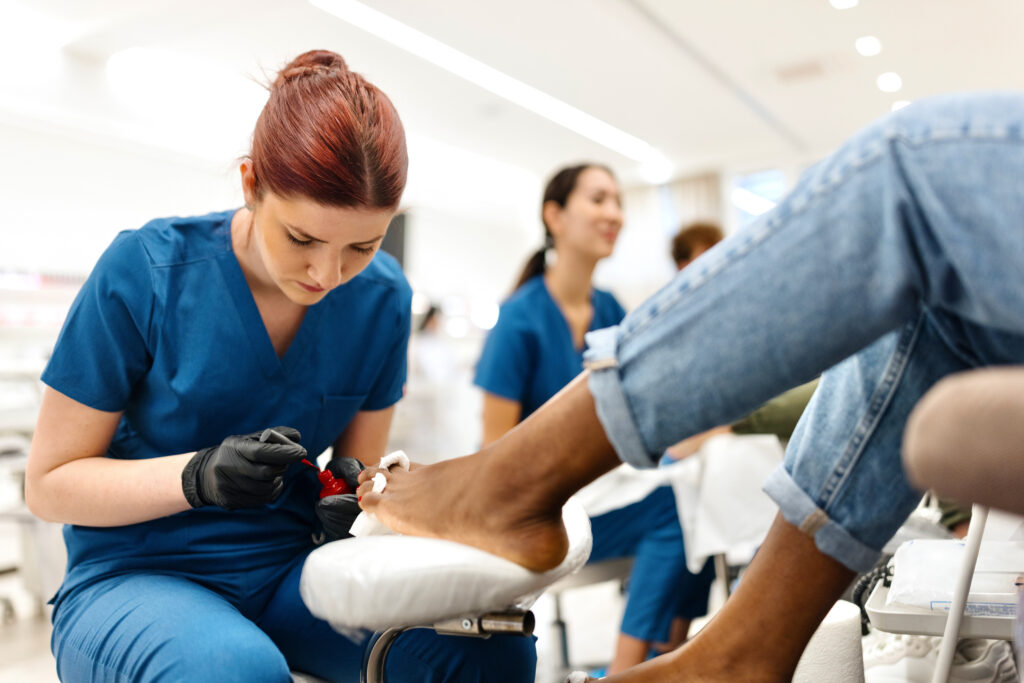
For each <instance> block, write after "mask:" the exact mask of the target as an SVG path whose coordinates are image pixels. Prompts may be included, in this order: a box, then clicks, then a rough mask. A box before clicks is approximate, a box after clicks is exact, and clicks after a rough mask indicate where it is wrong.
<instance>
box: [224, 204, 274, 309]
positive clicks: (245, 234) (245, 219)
mask: <svg viewBox="0 0 1024 683" xmlns="http://www.w3.org/2000/svg"><path fill="white" fill-rule="evenodd" d="M255 239H256V237H255V235H254V234H253V213H252V211H250V210H249V209H244V208H243V209H239V210H238V211H236V212H235V215H234V216H233V217H232V218H231V249H232V250H233V251H234V252H235V258H236V259H238V265H239V266H240V267H241V268H242V274H243V275H245V281H246V282H247V283H248V284H249V289H251V290H252V293H253V294H254V295H256V294H268V293H270V290H272V289H276V287H275V286H274V283H273V282H272V281H271V278H270V273H268V272H267V269H266V266H264V265H263V260H262V259H261V258H260V254H259V251H258V250H257V249H256V243H255Z"/></svg>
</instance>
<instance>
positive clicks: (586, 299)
mask: <svg viewBox="0 0 1024 683" xmlns="http://www.w3.org/2000/svg"><path fill="white" fill-rule="evenodd" d="M595 267H597V261H595V260H593V259H587V258H584V257H581V256H580V255H578V254H571V253H560V254H558V259H557V260H556V261H555V263H554V264H553V265H552V266H551V267H550V268H548V269H547V271H545V273H544V284H545V285H547V288H548V291H549V292H550V293H551V296H552V297H554V299H555V301H557V302H558V303H560V304H562V305H563V306H582V305H585V304H589V303H590V288H591V285H590V280H591V277H593V275H594V268H595Z"/></svg>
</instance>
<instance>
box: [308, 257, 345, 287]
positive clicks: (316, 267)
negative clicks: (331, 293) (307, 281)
mask: <svg viewBox="0 0 1024 683" xmlns="http://www.w3.org/2000/svg"><path fill="white" fill-rule="evenodd" d="M343 272H344V263H343V261H342V258H341V257H340V256H338V255H328V256H326V257H325V258H322V259H319V260H317V261H314V262H313V263H312V264H310V266H309V275H310V277H312V278H313V279H314V280H316V283H317V285H318V286H320V287H323V288H324V289H334V288H335V287H337V286H338V285H340V284H341V283H342V280H343V279H344V275H343Z"/></svg>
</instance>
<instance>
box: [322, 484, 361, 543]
mask: <svg viewBox="0 0 1024 683" xmlns="http://www.w3.org/2000/svg"><path fill="white" fill-rule="evenodd" d="M360 512H361V510H360V509H359V501H358V500H357V499H356V494H354V493H343V494H341V495H339V496H327V497H326V498H321V499H320V501H319V502H318V503H317V504H316V516H317V517H319V518H320V523H321V524H322V525H323V527H324V536H325V537H326V540H328V541H337V540H338V539H341V538H350V537H351V536H352V534H350V533H349V532H348V530H349V529H351V528H352V522H354V521H355V520H356V517H357V516H358V515H359V513H360Z"/></svg>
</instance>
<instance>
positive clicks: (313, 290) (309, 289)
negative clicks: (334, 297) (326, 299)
mask: <svg viewBox="0 0 1024 683" xmlns="http://www.w3.org/2000/svg"><path fill="white" fill-rule="evenodd" d="M297 282H298V281H297ZM299 286H300V287H302V288H303V289H304V290H306V291H307V292H311V293H313V294H316V293H318V292H322V291H324V288H323V287H313V286H311V285H307V284H306V283H305V282H299Z"/></svg>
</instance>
